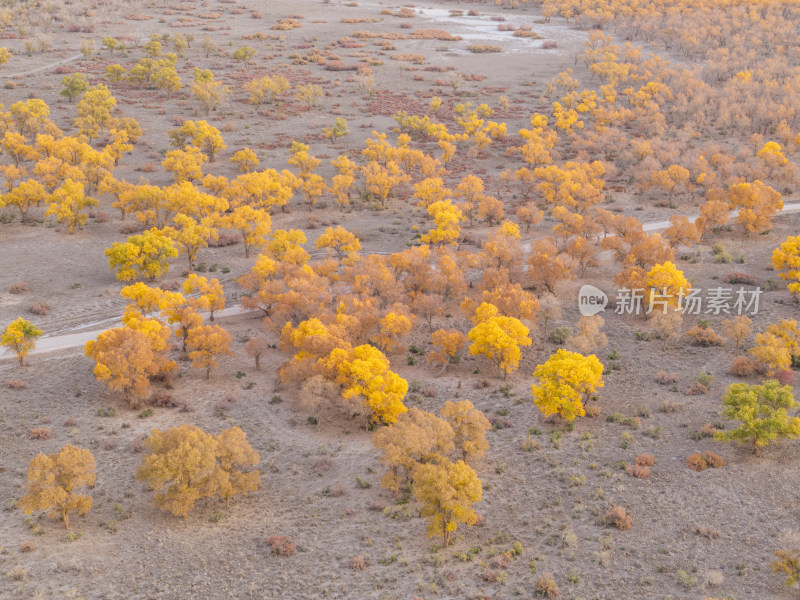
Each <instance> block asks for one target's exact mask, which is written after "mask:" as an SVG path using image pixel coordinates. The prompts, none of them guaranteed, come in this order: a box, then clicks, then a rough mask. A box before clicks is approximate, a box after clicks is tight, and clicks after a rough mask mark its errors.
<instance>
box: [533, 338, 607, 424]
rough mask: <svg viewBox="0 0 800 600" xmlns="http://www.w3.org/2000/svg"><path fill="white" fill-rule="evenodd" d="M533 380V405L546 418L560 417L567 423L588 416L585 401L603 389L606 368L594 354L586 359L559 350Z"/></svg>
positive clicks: (539, 369)
mask: <svg viewBox="0 0 800 600" xmlns="http://www.w3.org/2000/svg"><path fill="white" fill-rule="evenodd" d="M533 376H534V377H536V378H537V379H538V380H539V383H538V385H537V384H534V385H532V386H531V395H532V396H533V403H534V404H535V405H536V406H537V407H538V408H539V410H541V411H542V414H544V415H545V416H549V415H553V414H558V415H559V416H561V417H562V418H564V419H566V420H567V421H572V420H574V419H575V417H582V416H584V415H585V414H586V411H585V410H584V408H583V399H584V398H585V397H587V396H589V395H590V394H593V393H594V392H595V391H596V390H597V388H601V387H603V365H602V364H601V363H600V361H599V360H598V359H597V357H596V356H595V355H594V354H590V355H589V356H583V355H582V354H578V353H577V352H570V351H569V350H564V349H563V348H560V349H558V350H557V351H556V353H555V354H553V355H552V356H551V357H550V358H548V359H547V360H546V361H545V362H544V364H541V365H539V366H537V367H536V369H535V370H534V371H533Z"/></svg>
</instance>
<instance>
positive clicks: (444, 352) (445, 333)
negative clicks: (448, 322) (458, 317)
mask: <svg viewBox="0 0 800 600" xmlns="http://www.w3.org/2000/svg"><path fill="white" fill-rule="evenodd" d="M431 344H433V346H434V347H435V348H436V350H435V351H434V352H429V353H428V361H429V362H432V363H440V364H441V365H442V368H441V371H440V373H444V371H445V369H446V368H447V365H448V364H450V363H451V362H455V361H456V360H458V358H459V357H460V355H461V352H463V351H464V348H465V347H466V345H467V336H466V335H464V334H463V333H462V332H460V331H458V330H457V329H439V330H437V331H434V332H433V333H432V334H431Z"/></svg>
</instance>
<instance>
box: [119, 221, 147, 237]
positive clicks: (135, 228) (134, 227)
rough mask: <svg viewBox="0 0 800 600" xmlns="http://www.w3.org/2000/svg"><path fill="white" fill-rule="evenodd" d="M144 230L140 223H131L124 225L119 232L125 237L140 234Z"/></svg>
mask: <svg viewBox="0 0 800 600" xmlns="http://www.w3.org/2000/svg"><path fill="white" fill-rule="evenodd" d="M143 229H144V228H143V227H142V226H141V225H140V224H139V223H134V222H130V223H123V224H122V225H121V226H120V228H119V232H120V233H121V234H123V235H130V234H132V233H139V232H141V231H142V230H143Z"/></svg>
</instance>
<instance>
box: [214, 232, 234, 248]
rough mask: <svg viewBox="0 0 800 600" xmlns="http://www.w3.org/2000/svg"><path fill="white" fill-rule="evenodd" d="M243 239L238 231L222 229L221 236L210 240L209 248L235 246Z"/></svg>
mask: <svg viewBox="0 0 800 600" xmlns="http://www.w3.org/2000/svg"><path fill="white" fill-rule="evenodd" d="M241 241H242V238H241V236H240V235H239V234H237V233H231V232H229V231H220V232H219V237H218V238H217V239H216V240H208V246H209V248H224V247H225V246H233V245H234V244H238V243H239V242H241Z"/></svg>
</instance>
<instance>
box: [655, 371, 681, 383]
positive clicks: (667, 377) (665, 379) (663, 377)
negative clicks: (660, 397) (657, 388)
mask: <svg viewBox="0 0 800 600" xmlns="http://www.w3.org/2000/svg"><path fill="white" fill-rule="evenodd" d="M676 381H678V377H677V376H676V375H675V373H667V372H666V371H659V372H658V373H656V382H657V383H660V384H661V385H669V384H671V383H675V382H676Z"/></svg>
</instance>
